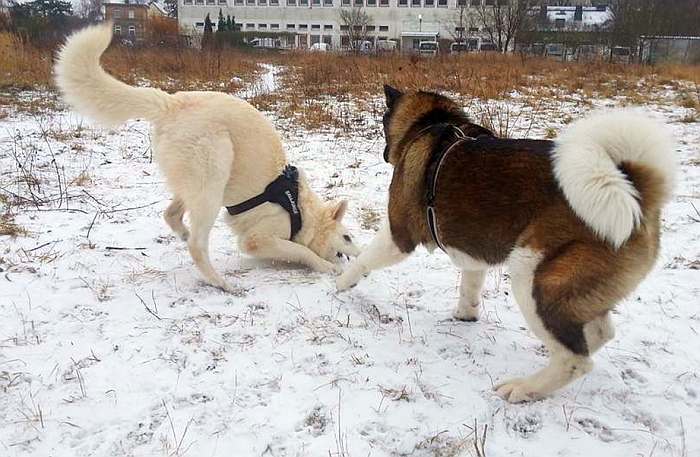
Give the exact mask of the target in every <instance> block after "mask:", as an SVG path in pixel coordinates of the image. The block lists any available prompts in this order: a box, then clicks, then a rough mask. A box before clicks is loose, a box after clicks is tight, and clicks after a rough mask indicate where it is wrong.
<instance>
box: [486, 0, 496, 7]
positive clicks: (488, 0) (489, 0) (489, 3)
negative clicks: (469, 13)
mask: <svg viewBox="0 0 700 457" xmlns="http://www.w3.org/2000/svg"><path fill="white" fill-rule="evenodd" d="M494 3H496V0H484V5H486V6H493V5H494Z"/></svg>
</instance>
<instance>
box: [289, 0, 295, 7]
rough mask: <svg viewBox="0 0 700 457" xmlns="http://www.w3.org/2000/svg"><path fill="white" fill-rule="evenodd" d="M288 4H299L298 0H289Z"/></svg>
mask: <svg viewBox="0 0 700 457" xmlns="http://www.w3.org/2000/svg"><path fill="white" fill-rule="evenodd" d="M287 6H297V0H287Z"/></svg>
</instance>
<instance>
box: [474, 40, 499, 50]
mask: <svg viewBox="0 0 700 457" xmlns="http://www.w3.org/2000/svg"><path fill="white" fill-rule="evenodd" d="M479 52H498V46H496V43H494V42H492V41H482V42H481V44H480V45H479Z"/></svg>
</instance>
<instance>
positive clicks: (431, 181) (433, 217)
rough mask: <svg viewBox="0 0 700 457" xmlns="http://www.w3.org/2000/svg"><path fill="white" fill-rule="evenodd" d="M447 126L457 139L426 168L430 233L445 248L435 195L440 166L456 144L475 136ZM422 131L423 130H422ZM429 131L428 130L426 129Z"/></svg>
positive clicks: (470, 139)
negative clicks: (440, 233) (440, 232)
mask: <svg viewBox="0 0 700 457" xmlns="http://www.w3.org/2000/svg"><path fill="white" fill-rule="evenodd" d="M441 125H444V124H436V125H434V126H432V127H438V126H441ZM447 127H449V128H451V129H452V131H453V132H454V134H455V135H456V136H457V139H456V140H454V141H452V142H451V143H450V144H449V146H447V147H446V148H444V149H440V150H439V152H438V153H437V154H432V155H431V156H430V159H429V160H428V165H427V168H426V170H425V188H426V216H427V218H428V227H429V228H430V235H431V236H432V237H433V241H435V244H437V245H438V247H439V248H440V249H442V250H443V251H444V250H445V246H444V245H443V244H442V242H440V236H439V234H438V221H437V212H436V211H435V197H436V192H437V183H438V178H439V177H440V168H441V167H442V164H443V162H444V161H445V157H447V154H449V153H450V151H452V149H454V148H455V146H457V145H460V144H462V143H464V142H465V141H473V140H475V138H473V137H470V136H466V135H465V134H464V132H463V131H462V129H460V128H459V127H457V126H456V125H452V124H448V125H447ZM421 132H422V131H421ZM426 133H427V130H426Z"/></svg>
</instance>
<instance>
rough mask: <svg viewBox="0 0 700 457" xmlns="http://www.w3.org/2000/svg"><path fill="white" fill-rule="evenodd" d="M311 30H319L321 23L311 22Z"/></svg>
mask: <svg viewBox="0 0 700 457" xmlns="http://www.w3.org/2000/svg"><path fill="white" fill-rule="evenodd" d="M311 30H321V24H311Z"/></svg>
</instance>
